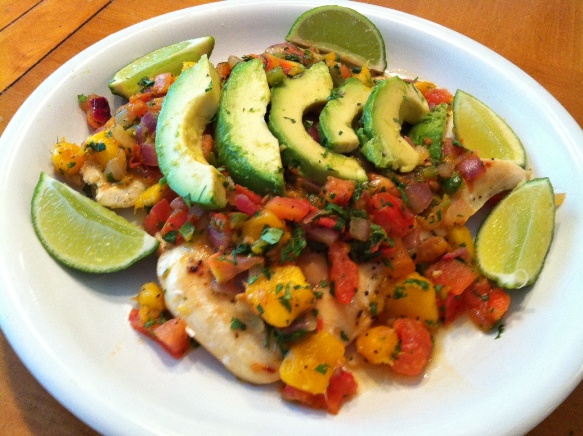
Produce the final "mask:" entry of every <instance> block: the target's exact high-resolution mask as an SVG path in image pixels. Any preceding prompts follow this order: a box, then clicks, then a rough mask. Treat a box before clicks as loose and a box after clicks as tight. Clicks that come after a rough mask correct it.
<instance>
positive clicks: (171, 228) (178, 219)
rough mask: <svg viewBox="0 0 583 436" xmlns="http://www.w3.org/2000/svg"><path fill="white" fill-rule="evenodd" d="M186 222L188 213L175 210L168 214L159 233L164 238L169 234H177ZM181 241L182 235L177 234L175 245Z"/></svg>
mask: <svg viewBox="0 0 583 436" xmlns="http://www.w3.org/2000/svg"><path fill="white" fill-rule="evenodd" d="M187 221H188V211H186V210H184V209H176V210H174V211H173V212H172V213H171V214H170V216H169V217H168V219H167V220H166V222H165V223H164V226H163V227H162V229H161V230H160V233H161V234H162V236H166V235H167V234H169V233H170V232H178V231H179V230H180V228H181V227H182V226H183V225H184V224H186V222H187ZM183 240H184V238H183V237H182V235H180V234H177V235H176V238H175V240H174V241H175V243H177V244H178V243H180V242H182V241H183Z"/></svg>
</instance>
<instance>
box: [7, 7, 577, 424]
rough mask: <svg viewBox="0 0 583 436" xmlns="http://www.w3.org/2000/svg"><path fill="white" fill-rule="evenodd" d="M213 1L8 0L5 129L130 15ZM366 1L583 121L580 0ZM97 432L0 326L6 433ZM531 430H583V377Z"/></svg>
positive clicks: (140, 17) (141, 17)
mask: <svg viewBox="0 0 583 436" xmlns="http://www.w3.org/2000/svg"><path fill="white" fill-rule="evenodd" d="M204 3H210V2H209V1H204V0H200V1H195V0H173V1H172V2H165V1H143V0H109V1H108V0H75V1H69V0H0V134H1V133H2V132H3V131H4V130H5V128H6V125H7V124H8V123H9V122H10V119H11V118H12V117H13V115H14V113H15V112H16V111H17V109H18V108H19V107H20V105H21V104H22V103H23V102H24V101H25V100H26V98H27V97H28V96H29V95H30V94H31V93H32V91H33V90H34V89H35V88H36V87H37V86H39V85H40V84H41V83H42V81H43V80H44V79H46V78H47V77H48V76H49V75H50V74H51V73H52V72H53V71H55V70H56V69H57V68H58V67H59V66H60V65H62V64H63V63H64V62H66V61H67V60H68V59H70V58H71V57H73V56H74V55H76V54H77V53H79V52H80V51H82V50H83V49H85V48H87V47H88V46H90V45H91V44H93V43H95V42H97V41H99V40H101V39H102V38H104V37H106V36H107V35H109V34H111V33H114V32H116V31H118V30H121V29H123V28H125V27H127V26H129V25H132V24H135V23H137V22H140V21H143V20H145V19H148V18H151V17H154V16H157V15H160V14H163V13H166V12H170V11H173V10H177V9H182V8H185V7H189V6H195V5H199V4H204ZM364 3H371V4H377V5H381V6H385V7H388V8H392V9H396V10H400V11H403V12H407V13H410V14H413V15H416V16H419V17H422V18H425V19H428V20H430V21H433V22H436V23H439V24H441V25H444V26H446V27H448V28H450V29H453V30H455V31H457V32H460V33H462V34H464V35H466V36H468V37H470V38H472V39H474V40H476V41H478V42H480V43H482V44H484V45H485V46H487V47H489V48H491V49H493V50H494V51H496V52H497V53H499V54H501V55H502V56H504V57H505V58H507V59H509V60H510V61H511V62H513V63H514V64H516V65H517V66H518V67H520V68H521V69H523V70H524V71H526V72H527V73H528V74H529V75H531V76H532V77H533V78H534V79H535V80H537V81H538V82H539V83H541V84H542V85H543V86H544V87H545V88H546V89H547V90H548V91H549V92H550V93H551V94H552V95H553V96H554V97H555V98H556V99H557V100H558V101H559V102H560V103H561V104H562V105H563V106H564V107H565V108H566V109H567V111H568V112H569V113H570V114H571V115H572V116H573V117H574V118H575V120H576V121H577V122H578V124H579V126H583V99H582V96H583V2H582V1H581V0H557V1H549V0H442V1H430V0H384V1H383V0H377V1H375V0H371V1H364ZM582 146H583V144H582ZM0 292H1V289H0ZM94 433H95V432H94V431H93V430H92V429H90V428H89V427H88V426H86V425H85V424H84V423H82V422H81V421H79V420H78V419H77V418H76V417H75V416H73V415H72V414H71V413H70V412H69V411H68V410H67V409H65V408H64V407H63V406H61V405H60V404H59V403H58V402H57V401H56V400H54V399H53V398H52V397H51V395H50V394H49V393H47V392H46V391H45V390H44V389H43V387H42V386H41V385H40V384H39V383H38V382H37V381H36V380H35V379H34V377H33V376H32V375H31V374H30V373H29V372H28V370H27V369H26V367H25V366H24V365H23V364H22V363H21V361H20V360H19V358H18V357H17V356H16V354H15V353H14V351H13V350H12V348H11V346H10V344H9V343H8V342H7V340H6V339H5V337H4V336H3V335H2V334H0V434H2V435H4V434H6V435H91V434H94ZM530 434H532V435H551V434H552V435H576V434H583V384H581V385H579V386H578V387H577V388H576V389H575V390H574V391H573V393H572V394H571V395H570V396H569V397H568V398H567V399H566V400H565V401H564V402H563V404H561V405H560V406H559V407H558V408H557V409H556V410H555V411H554V412H552V413H550V415H549V416H548V417H547V418H546V419H545V420H544V421H543V422H542V423H540V424H539V425H538V426H537V427H536V428H535V429H533V430H532V432H531V433H530Z"/></svg>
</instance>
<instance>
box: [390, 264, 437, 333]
mask: <svg viewBox="0 0 583 436" xmlns="http://www.w3.org/2000/svg"><path fill="white" fill-rule="evenodd" d="M384 315H385V316H386V317H387V318H401V317H406V318H412V319H417V320H419V321H422V322H424V323H425V324H426V325H427V326H428V327H435V326H437V324H438V322H439V312H438V309H437V297H436V294H435V288H434V286H433V283H432V282H431V281H430V280H428V279H427V278H425V277H423V276H422V275H420V274H419V273H417V272H413V273H411V274H409V275H407V276H405V278H403V279H401V280H400V281H399V282H397V283H396V284H394V285H393V286H392V288H391V289H390V291H389V293H388V295H387V299H386V304H385V313H384Z"/></svg>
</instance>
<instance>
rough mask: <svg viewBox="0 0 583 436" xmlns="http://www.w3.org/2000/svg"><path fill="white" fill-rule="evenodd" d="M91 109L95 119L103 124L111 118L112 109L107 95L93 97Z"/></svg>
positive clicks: (90, 102)
mask: <svg viewBox="0 0 583 436" xmlns="http://www.w3.org/2000/svg"><path fill="white" fill-rule="evenodd" d="M89 109H90V110H91V116H92V117H93V119H94V120H95V121H96V122H97V123H99V124H101V125H103V124H105V123H106V122H107V120H109V119H110V118H111V110H110V109H109V102H108V101H107V99H106V98H105V97H93V98H92V99H91V100H89Z"/></svg>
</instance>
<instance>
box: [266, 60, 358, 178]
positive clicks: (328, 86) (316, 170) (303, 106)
mask: <svg viewBox="0 0 583 436" xmlns="http://www.w3.org/2000/svg"><path fill="white" fill-rule="evenodd" d="M332 86H333V85H332V78H331V77H330V71H329V70H328V67H327V66H326V64H325V63H324V62H319V63H317V64H314V65H313V66H312V67H311V68H309V69H308V70H306V71H305V72H304V73H302V74H301V75H298V76H295V77H294V78H288V77H286V78H285V79H284V80H283V81H282V83H281V84H280V85H278V86H276V87H275V88H273V89H272V92H271V111H270V113H269V123H268V125H269V128H270V130H271V132H272V133H273V134H274V135H275V137H276V138H277V139H278V140H279V142H280V145H281V149H282V151H281V157H282V160H283V162H284V164H286V165H288V166H297V167H298V169H299V171H300V173H301V174H302V175H303V176H305V177H309V178H311V179H314V180H316V181H319V182H324V181H326V178H327V177H328V176H334V177H338V178H340V179H349V180H356V181H366V180H367V176H366V172H365V171H364V168H363V167H362V166H361V165H360V163H359V162H358V161H357V160H356V159H355V158H353V157H347V156H344V155H342V154H339V153H335V152H333V151H331V150H328V149H326V148H324V147H322V146H321V145H320V144H319V143H318V142H316V141H315V140H314V139H313V138H312V137H311V136H310V135H309V134H308V132H307V131H306V129H305V128H304V125H303V122H302V118H303V115H304V113H305V112H307V111H308V110H310V108H312V107H313V106H315V105H322V104H324V103H326V100H327V98H328V96H329V95H330V93H331V92H332Z"/></svg>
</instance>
